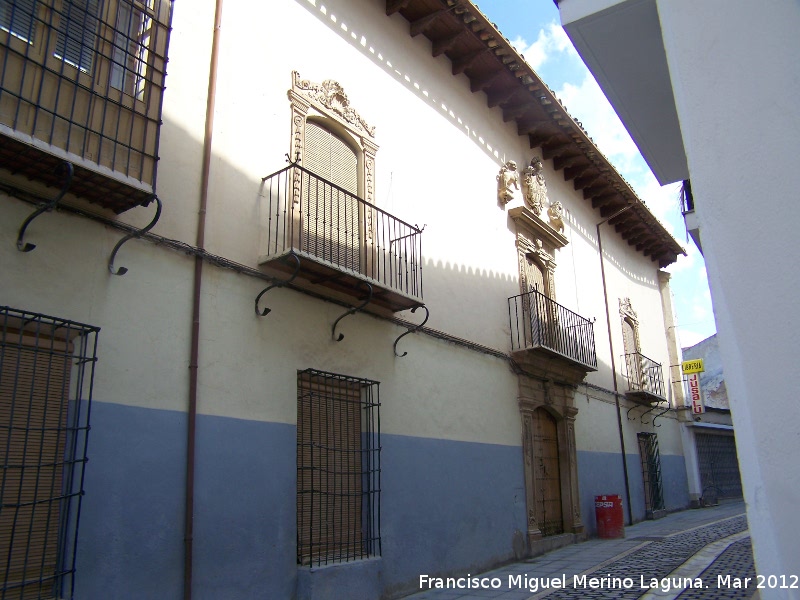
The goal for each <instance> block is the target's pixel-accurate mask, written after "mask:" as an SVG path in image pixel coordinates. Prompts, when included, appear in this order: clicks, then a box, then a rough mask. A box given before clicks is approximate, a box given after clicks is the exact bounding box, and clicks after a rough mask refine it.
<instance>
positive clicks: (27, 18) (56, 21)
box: [0, 0, 172, 214]
mask: <svg viewBox="0 0 800 600" xmlns="http://www.w3.org/2000/svg"><path fill="white" fill-rule="evenodd" d="M171 7H172V0H146V1H145V0H107V1H105V2H98V1H97V0H80V1H78V0H60V1H59V0H37V1H33V0H5V1H4V2H3V3H2V6H0V64H2V65H3V66H2V69H0V165H2V169H0V180H2V181H3V182H4V183H6V184H9V185H10V186H12V187H15V188H18V189H23V190H26V191H34V192H37V193H39V192H41V189H40V188H41V186H42V185H44V186H51V187H56V188H60V187H62V185H63V175H59V173H58V171H59V169H58V167H59V165H60V164H62V163H63V162H64V161H68V162H70V163H72V165H73V170H74V176H73V177H72V180H71V181H72V182H71V185H70V188H69V192H70V193H71V194H73V195H75V196H77V197H81V198H84V199H87V200H89V201H90V202H94V203H96V204H98V205H100V206H103V207H104V208H107V209H110V210H112V211H114V212H115V213H117V214H119V213H121V212H124V211H126V210H128V209H130V208H132V207H134V206H138V205H146V204H148V203H149V202H150V200H151V199H152V197H153V194H154V192H155V179H156V164H157V160H158V156H157V151H158V139H159V131H160V125H161V98H162V95H163V91H164V78H165V75H166V74H165V70H164V69H165V65H166V57H167V40H168V31H169V22H170V13H171Z"/></svg>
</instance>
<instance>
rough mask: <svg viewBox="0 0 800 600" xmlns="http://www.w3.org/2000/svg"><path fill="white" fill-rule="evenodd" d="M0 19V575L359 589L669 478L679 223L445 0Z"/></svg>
mask: <svg viewBox="0 0 800 600" xmlns="http://www.w3.org/2000/svg"><path fill="white" fill-rule="evenodd" d="M0 19H2V20H0V40H2V44H0V53H2V56H0V58H1V60H0V64H1V65H2V72H0V157H1V159H0V186H1V187H0V190H2V192H1V193H0V211H1V213H2V214H1V216H0V242H2V243H0V274H1V275H0V278H1V279H0V305H2V306H3V308H2V309H1V312H0V341H2V354H0V365H1V366H2V371H0V448H2V450H0V452H2V453H3V454H2V458H3V465H4V471H3V480H2V494H3V501H2V502H3V504H2V513H0V562H2V563H3V564H4V565H6V567H5V568H4V570H3V576H2V579H0V589H2V590H3V591H4V592H5V593H6V594H8V595H12V596H13V595H14V594H18V595H19V597H40V596H49V595H58V596H59V597H63V598H73V597H74V598H82V599H91V598H97V599H102V598H108V597H114V598H120V599H123V598H137V599H138V598H143V597H153V598H178V597H180V596H181V595H182V594H183V595H184V597H196V598H220V597H225V598H231V599H235V598H243V599H244V598H253V597H269V598H309V599H310V598H339V597H341V590H342V589H346V590H347V596H348V598H354V599H357V598H392V597H397V596H400V595H402V594H404V593H407V592H411V591H414V590H416V589H418V588H417V586H418V582H419V575H420V574H429V575H437V574H453V573H462V574H463V573H468V572H471V573H475V572H478V571H479V570H481V569H485V568H488V567H491V566H493V565H496V564H499V563H502V562H506V561H510V560H513V559H515V558H520V557H523V556H526V555H530V554H535V553H540V552H543V551H545V550H547V549H548V548H552V547H556V546H558V545H563V544H566V543H572V542H575V541H579V540H581V539H585V538H586V537H587V536H589V535H591V534H593V533H594V531H595V524H594V496H595V495H598V494H619V495H620V496H621V497H622V498H623V501H624V505H625V513H626V517H627V520H628V521H631V520H633V521H636V520H640V519H644V518H647V517H657V516H658V515H660V514H662V513H663V512H664V511H666V510H677V509H681V508H685V507H687V506H688V505H689V502H690V499H689V487H688V482H687V476H686V466H685V459H684V452H683V442H682V437H681V426H680V424H679V421H678V412H679V411H677V410H676V409H677V408H679V407H681V406H682V405H683V400H682V390H681V384H680V377H679V376H677V377H676V376H675V368H676V367H677V364H678V362H679V349H678V347H677V345H676V344H675V340H674V322H673V320H672V308H671V304H670V300H669V277H668V275H667V274H666V273H664V272H663V271H662V269H663V268H664V267H666V266H668V265H669V264H671V263H672V262H674V261H675V260H676V257H677V256H678V255H679V254H681V253H682V252H683V249H682V248H681V247H680V245H679V244H678V243H677V242H675V240H674V239H673V238H672V237H670V235H669V234H668V233H667V231H666V230H665V229H664V227H663V226H662V225H661V224H660V223H659V222H658V221H657V219H655V217H654V216H653V215H652V214H651V213H650V212H649V211H648V209H647V208H646V207H645V206H644V204H643V203H642V202H641V201H640V199H639V198H637V197H636V195H635V193H634V192H633V191H632V189H631V188H630V186H629V185H628V184H627V183H626V182H625V181H624V179H623V178H622V177H621V176H620V175H619V173H617V171H616V170H615V169H614V168H613V166H612V165H610V164H609V162H608V161H607V160H606V158H605V157H604V156H603V155H602V154H601V153H600V151H599V150H598V149H597V148H596V147H595V146H594V144H593V143H592V141H591V139H590V138H589V136H588V134H587V132H585V131H584V130H583V129H582V127H581V126H580V124H579V123H577V122H576V121H575V120H574V119H572V117H570V115H569V114H568V113H567V112H566V110H565V109H564V107H563V106H561V104H560V103H559V101H558V100H557V98H556V97H555V96H554V95H553V93H552V92H551V91H550V90H549V89H548V88H547V86H546V85H545V84H544V83H543V82H542V81H541V80H540V79H539V78H538V76H537V75H536V73H535V72H534V71H533V70H532V69H531V68H530V67H529V66H528V65H527V64H526V63H525V61H524V60H523V58H522V57H521V56H519V55H518V54H517V53H516V52H515V51H514V49H513V48H512V47H511V46H510V44H509V42H508V41H507V40H506V39H505V38H503V36H502V35H501V34H500V33H499V32H498V31H497V29H496V28H495V27H494V26H493V25H492V24H491V23H490V22H489V21H488V20H487V19H486V17H485V16H484V15H483V14H482V13H481V12H480V11H479V10H478V9H477V7H476V6H474V5H473V4H471V3H469V2H463V1H461V2H455V1H452V0H441V1H440V0H435V1H432V0H388V1H386V2H380V1H376V0H357V1H352V0H347V1H346V0H333V1H331V2H325V3H324V4H323V3H320V2H314V1H311V0H296V1H292V2H280V3H274V2H262V3H247V4H246V5H245V4H243V3H238V4H237V3H226V4H225V5H224V6H223V4H222V2H221V1H219V2H217V3H216V4H215V3H214V2H211V1H205V2H193V3H183V2H174V3H173V2H171V1H169V0H148V1H145V2H140V1H139V0H113V1H111V0H108V1H106V2H95V1H93V0H88V1H87V0H10V1H8V2H5V3H4V4H3V6H2V13H0Z"/></svg>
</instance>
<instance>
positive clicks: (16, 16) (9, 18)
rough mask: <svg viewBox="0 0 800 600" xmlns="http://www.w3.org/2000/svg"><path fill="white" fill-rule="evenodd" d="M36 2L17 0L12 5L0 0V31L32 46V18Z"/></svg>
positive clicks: (34, 13) (5, 0)
mask: <svg viewBox="0 0 800 600" xmlns="http://www.w3.org/2000/svg"><path fill="white" fill-rule="evenodd" d="M35 1H36V0H17V2H16V3H14V4H12V3H11V2H8V1H7V0H0V30H2V31H5V32H7V33H10V34H11V35H13V36H14V37H18V38H19V39H21V40H22V41H24V42H28V43H29V44H32V43H33V41H34V39H33V38H34V29H35V27H34V25H35V23H34V17H35V16H36V4H35Z"/></svg>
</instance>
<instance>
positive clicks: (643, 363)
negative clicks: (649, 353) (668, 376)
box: [625, 352, 666, 398]
mask: <svg viewBox="0 0 800 600" xmlns="http://www.w3.org/2000/svg"><path fill="white" fill-rule="evenodd" d="M625 369H626V377H627V379H628V391H629V392H647V393H649V394H652V395H653V396H658V397H659V398H666V390H665V388H664V373H663V370H662V368H661V364H660V363H657V362H656V361H654V360H653V359H651V358H647V357H646V356H645V355H644V354H642V353H641V352H631V353H630V354H626V355H625Z"/></svg>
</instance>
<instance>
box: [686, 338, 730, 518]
mask: <svg viewBox="0 0 800 600" xmlns="http://www.w3.org/2000/svg"><path fill="white" fill-rule="evenodd" d="M683 358H684V360H685V361H687V362H690V363H691V362H692V361H697V360H700V361H702V369H703V370H702V371H701V372H699V373H696V374H695V375H696V376H695V377H694V379H693V380H692V381H691V382H690V381H689V378H688V377H687V385H688V386H689V387H691V388H694V389H693V390H691V391H690V393H689V395H690V396H691V395H692V394H694V396H695V402H693V403H691V406H690V407H689V406H687V408H686V410H687V413H686V415H687V418H686V429H685V432H686V436H687V437H686V439H685V440H684V451H685V456H686V473H687V475H688V478H689V497H690V498H691V500H692V503H693V504H697V505H700V506H707V505H711V504H716V503H718V502H719V501H720V500H724V499H734V498H741V497H742V479H741V476H740V474H739V462H738V457H737V455H736V439H735V437H734V432H733V422H732V420H731V406H730V402H729V400H728V388H727V387H726V385H725V373H724V370H723V368H722V359H721V358H720V354H719V343H718V342H717V336H716V334H714V335H712V336H711V337H708V338H706V339H704V340H703V341H701V342H698V343H697V344H695V345H694V346H691V347H689V348H684V349H683Z"/></svg>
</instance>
